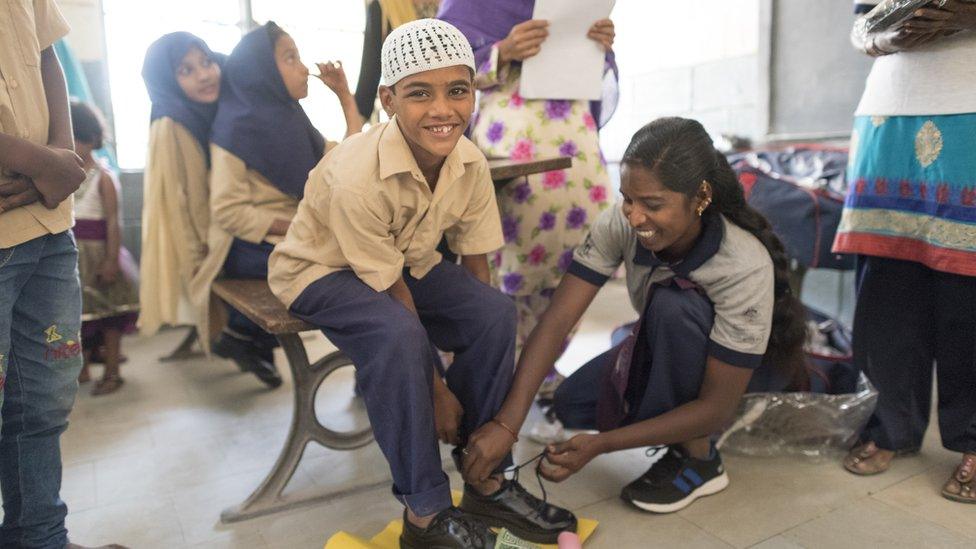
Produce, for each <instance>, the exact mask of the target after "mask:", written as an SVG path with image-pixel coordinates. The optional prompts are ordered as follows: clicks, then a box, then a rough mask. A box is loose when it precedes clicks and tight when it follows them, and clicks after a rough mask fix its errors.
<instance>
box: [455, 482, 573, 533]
mask: <svg viewBox="0 0 976 549" xmlns="http://www.w3.org/2000/svg"><path fill="white" fill-rule="evenodd" d="M461 510H462V511H464V512H465V513H468V514H469V515H472V516H474V517H476V518H479V519H481V520H482V521H483V522H485V523H486V524H488V526H492V527H495V528H507V529H508V530H509V531H510V532H512V533H513V534H515V535H516V536H518V537H520V538H522V539H524V540H526V541H531V542H532V543H549V544H551V543H556V538H558V537H559V534H560V533H561V532H575V531H576V516H575V515H574V514H573V513H571V512H569V511H568V510H566V509H563V508H562V507H556V506H555V505H552V504H550V503H546V502H545V501H542V500H541V499H539V498H537V497H535V496H534V495H532V494H531V493H530V492H529V491H528V490H526V489H525V488H524V487H523V486H522V485H521V484H519V483H518V481H515V480H505V481H503V484H502V487H501V488H500V489H499V490H498V491H497V492H495V493H494V494H491V495H489V496H483V495H481V494H479V493H478V491H477V490H475V489H474V488H472V487H471V486H468V485H467V484H465V485H464V497H462V498H461Z"/></svg>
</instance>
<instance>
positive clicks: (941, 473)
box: [872, 454, 976, 546]
mask: <svg viewBox="0 0 976 549" xmlns="http://www.w3.org/2000/svg"><path fill="white" fill-rule="evenodd" d="M953 457H955V458H956V459H952V458H953ZM957 460H958V454H956V455H947V456H946V459H945V463H942V464H939V465H937V466H935V467H933V468H931V469H929V470H928V471H926V472H924V473H922V474H919V475H916V476H914V477H912V478H910V479H908V480H905V481H903V482H900V483H898V484H896V485H894V486H891V487H890V488H887V489H885V490H882V491H881V492H878V493H877V494H874V495H873V496H872V497H873V498H874V499H877V500H879V501H882V502H884V503H886V504H888V505H891V506H894V507H897V508H899V509H901V510H903V511H906V512H908V513H911V514H912V515H914V516H916V517H920V518H923V519H926V520H928V521H930V522H933V523H935V524H938V525H940V526H942V527H944V528H946V529H948V530H952V531H953V532H955V533H957V534H961V535H963V536H965V537H967V538H969V539H970V540H972V543H973V545H974V546H976V505H967V504H964V503H957V502H954V501H950V500H948V499H945V498H943V497H941V496H939V493H940V491H941V490H942V485H943V484H944V483H945V481H946V480H947V479H948V478H949V475H951V474H952V473H953V471H955V469H956V466H957V465H958V461H957Z"/></svg>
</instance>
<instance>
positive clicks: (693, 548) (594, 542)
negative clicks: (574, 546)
mask: <svg viewBox="0 0 976 549" xmlns="http://www.w3.org/2000/svg"><path fill="white" fill-rule="evenodd" d="M576 513H577V515H578V516H580V517H586V518H590V519H594V520H597V521H599V522H600V525H599V526H598V527H597V529H596V532H595V533H594V534H593V537H592V538H591V539H590V541H588V542H587V544H586V547H587V549H590V548H593V549H600V548H607V549H621V548H625V547H641V548H645V547H646V548H648V549H650V548H656V547H661V548H671V547H682V548H688V549H699V548H700V549H706V548H707V549H712V548H727V547H729V545H728V544H726V543H725V542H723V541H722V540H720V539H718V538H716V537H714V536H712V535H710V534H708V533H707V532H705V531H704V530H702V529H701V528H699V527H697V526H695V525H694V524H692V523H691V522H688V521H687V520H685V519H683V518H681V517H680V516H679V515H675V514H671V515H655V514H651V513H645V512H643V511H639V510H637V509H634V508H633V507H631V506H630V505H628V504H626V503H624V502H623V501H621V500H620V499H619V498H613V499H609V500H606V501H602V502H600V503H596V504H594V505H589V506H587V507H583V508H581V509H578V510H577V511H576Z"/></svg>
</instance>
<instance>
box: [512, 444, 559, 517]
mask: <svg viewBox="0 0 976 549" xmlns="http://www.w3.org/2000/svg"><path fill="white" fill-rule="evenodd" d="M544 457H546V450H543V451H541V452H539V453H538V454H537V455H536V456H535V457H533V458H532V459H529V460H527V461H524V462H522V463H520V464H519V465H515V466H513V467H511V468H509V469H506V470H505V473H512V481H513V482H514V483H515V485H516V486H520V485H519V481H518V480H519V471H521V470H522V468H523V467H526V466H527V465H529V464H530V463H532V462H533V461H538V463H536V465H535V480H536V482H538V483H539V490H541V491H542V503H543V505H547V504H548V502H549V495H548V494H547V493H546V487H545V485H544V484H543V483H542V459H543V458H544ZM523 490H524V488H523Z"/></svg>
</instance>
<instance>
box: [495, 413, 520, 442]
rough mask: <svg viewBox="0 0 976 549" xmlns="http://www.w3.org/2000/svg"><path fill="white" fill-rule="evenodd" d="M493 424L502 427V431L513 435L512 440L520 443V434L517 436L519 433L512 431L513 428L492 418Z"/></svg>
mask: <svg viewBox="0 0 976 549" xmlns="http://www.w3.org/2000/svg"><path fill="white" fill-rule="evenodd" d="M491 422H492V423H494V424H496V425H498V426H499V427H501V428H502V429H505V430H506V431H508V434H510V435H512V438H514V439H515V442H518V441H519V438H518V434H517V433H516V432H515V430H514V429H512V428H511V427H509V426H508V425H505V424H504V423H502V422H501V421H498V420H497V419H495V418H492V419H491Z"/></svg>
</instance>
